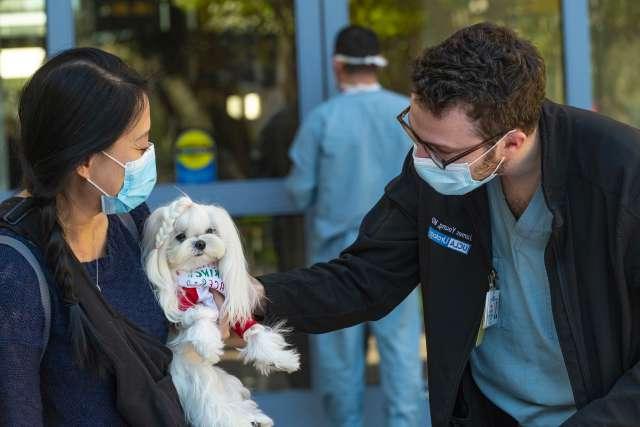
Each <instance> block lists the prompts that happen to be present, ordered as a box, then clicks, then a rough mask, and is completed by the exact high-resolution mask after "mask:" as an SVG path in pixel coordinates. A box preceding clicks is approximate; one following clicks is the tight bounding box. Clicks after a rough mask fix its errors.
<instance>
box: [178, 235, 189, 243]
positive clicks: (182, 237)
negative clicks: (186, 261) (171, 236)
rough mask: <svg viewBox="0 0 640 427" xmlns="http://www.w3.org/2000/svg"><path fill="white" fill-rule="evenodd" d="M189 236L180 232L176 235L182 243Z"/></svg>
mask: <svg viewBox="0 0 640 427" xmlns="http://www.w3.org/2000/svg"><path fill="white" fill-rule="evenodd" d="M186 238H187V236H185V234H184V233H180V234H178V235H177V236H176V240H177V241H178V242H180V243H182V242H184V240H185V239H186Z"/></svg>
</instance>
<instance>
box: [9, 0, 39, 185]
mask: <svg viewBox="0 0 640 427" xmlns="http://www.w3.org/2000/svg"><path fill="white" fill-rule="evenodd" d="M46 22H47V17H46V14H45V8H44V0H3V1H0V116H1V117H2V120H0V190H7V189H9V188H15V187H17V186H18V184H19V181H20V173H21V172H20V168H19V166H18V162H17V158H16V150H15V144H16V142H17V137H18V123H17V118H18V99H19V96H20V90H21V89H22V86H23V85H24V84H25V83H26V81H27V79H29V77H31V75H32V74H33V73H34V72H35V71H36V70H37V69H38V67H39V66H40V65H41V64H42V61H43V60H44V57H45V48H44V43H45V40H44V37H45V31H46Z"/></svg>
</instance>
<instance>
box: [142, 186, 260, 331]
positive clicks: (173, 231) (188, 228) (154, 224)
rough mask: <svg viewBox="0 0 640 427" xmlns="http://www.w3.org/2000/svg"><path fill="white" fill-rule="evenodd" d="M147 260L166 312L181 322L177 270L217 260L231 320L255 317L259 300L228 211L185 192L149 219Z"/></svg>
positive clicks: (145, 260)
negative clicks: (186, 195) (199, 201)
mask: <svg viewBox="0 0 640 427" xmlns="http://www.w3.org/2000/svg"><path fill="white" fill-rule="evenodd" d="M142 252H143V253H142V255H143V262H144V265H145V270H146V272H147V276H148V277H149V279H150V280H151V283H153V285H154V288H155V290H156V295H157V297H158V300H159V302H160V305H161V306H162V308H163V309H164V311H165V314H166V315H167V318H168V319H169V320H170V321H171V322H174V323H177V322H179V319H180V311H179V309H178V299H177V292H176V286H177V285H176V282H175V278H176V272H177V271H189V270H194V269H196V268H198V267H201V266H203V265H206V264H210V263H215V262H217V263H218V270H219V272H220V277H221V278H222V280H224V284H225V302H224V305H223V307H222V308H223V311H225V313H226V314H227V315H228V318H229V320H230V322H231V324H235V323H236V322H240V321H243V322H244V321H245V320H247V319H250V318H251V314H252V310H253V308H254V307H255V306H256V304H257V303H258V300H257V294H256V292H255V289H253V286H252V285H251V282H250V280H249V274H248V272H247V263H246V260H245V257H244V253H243V250H242V243H241V241H240V235H239V234H238V230H237V229H236V226H235V224H234V223H233V220H232V219H231V216H230V215H229V213H228V212H227V211H226V210H224V209H223V208H221V207H219V206H215V205H200V204H197V203H194V202H193V201H191V199H189V198H188V197H182V198H179V199H177V200H175V201H174V202H172V203H171V204H169V205H168V206H164V207H161V208H158V209H156V210H155V211H154V212H153V213H152V214H151V216H150V217H149V219H148V220H147V222H146V224H145V230H144V236H143V250H142Z"/></svg>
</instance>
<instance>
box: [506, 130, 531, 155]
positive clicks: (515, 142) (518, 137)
mask: <svg viewBox="0 0 640 427" xmlns="http://www.w3.org/2000/svg"><path fill="white" fill-rule="evenodd" d="M504 139H505V141H504V149H505V150H506V151H515V150H519V149H520V148H521V147H522V145H523V144H524V143H525V142H526V141H527V134H526V133H524V131H522V130H520V129H514V130H512V131H510V132H508V133H507V134H506V135H505V136H504Z"/></svg>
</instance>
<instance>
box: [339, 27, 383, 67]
mask: <svg viewBox="0 0 640 427" xmlns="http://www.w3.org/2000/svg"><path fill="white" fill-rule="evenodd" d="M333 53H334V54H341V55H346V56H355V57H358V58H362V57H365V56H374V55H379V54H380V42H379V41H378V36H377V35H376V33H374V32H373V31H372V30H370V29H368V28H365V27H361V26H359V25H349V26H348V27H344V28H343V29H342V30H340V32H339V33H338V35H337V36H336V44H335V46H334V50H333ZM344 69H345V71H347V72H349V73H355V72H362V71H374V72H375V71H376V70H377V67H376V66H375V65H350V64H344Z"/></svg>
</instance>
